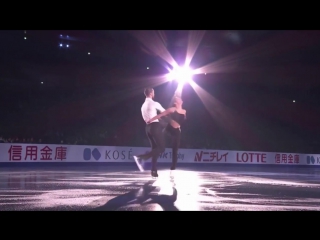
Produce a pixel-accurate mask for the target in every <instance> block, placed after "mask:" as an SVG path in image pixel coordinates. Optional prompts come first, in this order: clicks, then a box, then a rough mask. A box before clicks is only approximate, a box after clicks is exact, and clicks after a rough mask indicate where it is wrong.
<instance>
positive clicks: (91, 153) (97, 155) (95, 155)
mask: <svg viewBox="0 0 320 240" xmlns="http://www.w3.org/2000/svg"><path fill="white" fill-rule="evenodd" d="M91 157H93V158H94V159H95V160H97V161H98V160H99V159H100V158H101V153H100V152H99V150H98V149H97V148H94V149H93V150H92V151H91V149H90V148H85V149H84V150H83V159H84V160H86V161H89V160H91Z"/></svg>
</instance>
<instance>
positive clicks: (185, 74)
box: [168, 66, 193, 84]
mask: <svg viewBox="0 0 320 240" xmlns="http://www.w3.org/2000/svg"><path fill="white" fill-rule="evenodd" d="M192 75H193V70H192V69H190V68H189V67H186V66H184V67H179V68H175V69H173V70H172V71H170V73H169V74H168V80H169V81H172V80H176V81H177V82H179V83H180V84H183V83H186V82H189V81H191V80H192Z"/></svg>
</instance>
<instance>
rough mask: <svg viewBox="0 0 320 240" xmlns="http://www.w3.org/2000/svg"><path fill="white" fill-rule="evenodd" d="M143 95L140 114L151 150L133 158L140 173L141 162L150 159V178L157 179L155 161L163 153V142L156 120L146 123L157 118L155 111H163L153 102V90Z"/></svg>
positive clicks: (146, 91)
mask: <svg viewBox="0 0 320 240" xmlns="http://www.w3.org/2000/svg"><path fill="white" fill-rule="evenodd" d="M144 95H145V96H146V100H145V102H144V103H143V104H142V107H141V113H142V118H143V120H144V121H145V122H146V134H147V137H148V139H149V141H150V144H151V148H152V150H151V151H150V152H148V153H146V154H142V155H138V156H133V158H134V160H135V162H136V164H137V166H138V168H139V169H140V171H144V169H143V166H142V161H147V160H148V159H150V158H152V169H151V176H152V177H158V173H157V160H158V157H159V155H160V154H161V153H163V152H164V151H165V141H164V136H163V133H162V127H161V125H160V122H159V120H158V119H156V120H154V121H152V122H151V123H148V121H149V120H150V119H151V118H153V117H155V116H157V114H158V113H157V111H159V112H164V111H165V109H164V108H163V107H162V106H161V104H160V103H158V102H155V101H153V99H154V90H153V88H146V89H145V90H144Z"/></svg>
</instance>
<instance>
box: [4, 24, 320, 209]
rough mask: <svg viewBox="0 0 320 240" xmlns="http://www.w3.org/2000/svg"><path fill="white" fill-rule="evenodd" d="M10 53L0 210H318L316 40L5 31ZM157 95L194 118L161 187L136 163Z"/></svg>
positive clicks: (262, 34) (309, 36)
mask: <svg viewBox="0 0 320 240" xmlns="http://www.w3.org/2000/svg"><path fill="white" fill-rule="evenodd" d="M0 49H1V54H0V60H1V64H0V99H1V102H2V104H1V112H2V113H4V114H1V117H0V211H35V210H36V211H53V210H54V211H129V210H130V211H132V210H133V211H190V210H192V211H230V210H232V211H275V210H278V211H279V210H281V211H284V210H285V211H298V210H299V211H301V210H303V211H305V210H312V211H318V210H320V177H319V174H320V168H319V166H320V154H319V153H320V142H319V136H320V135H319V134H320V128H319V122H320V107H319V106H320V105H319V100H320V97H319V92H320V82H319V74H320V31H293V30H290V31H282V30H281V31H280V30H277V31H271V30H268V31H267V30H246V31H244V30H241V31H240V30H207V31H200V30H199V31H186V30H183V31H182V30H179V31H178V30H175V31H173V30H170V31H169V30H168V31H151V30H150V31H124V30H90V31H89V30H82V31H80V30H76V31H75V30H74V31H71V30H70V31H66V30H61V31H60V30H48V31H46V30H41V31H40V30H19V31H18V30H11V31H9V30H1V31H0ZM148 87H151V88H153V89H154V93H155V97H154V101H157V102H159V103H160V104H161V105H162V106H163V108H165V109H167V108H169V107H170V106H171V104H172V101H173V100H174V96H176V95H177V94H178V95H179V96H181V99H182V101H183V105H182V107H183V109H185V110H186V121H185V123H184V124H182V125H181V140H180V145H179V149H178V164H177V168H176V170H174V171H171V170H170V166H171V161H172V155H173V153H172V143H171V140H172V139H170V137H169V136H168V135H166V134H165V133H164V135H165V136H164V137H165V147H166V149H165V151H164V152H163V153H161V154H160V156H159V158H158V165H157V166H158V174H159V176H158V178H152V177H151V174H150V172H151V159H149V161H147V162H145V163H144V165H143V167H144V171H140V170H139V168H138V166H137V164H136V162H135V160H134V156H136V155H137V154H142V153H145V152H148V151H150V150H151V145H150V143H149V140H148V138H147V135H146V132H145V126H146V123H145V121H144V120H143V118H142V112H141V106H142V104H143V103H144V102H145V95H144V89H145V88H148ZM169 121H170V120H168V118H166V117H163V118H161V119H160V125H161V127H162V128H165V127H166V126H167V124H169Z"/></svg>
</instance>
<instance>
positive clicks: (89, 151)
mask: <svg viewBox="0 0 320 240" xmlns="http://www.w3.org/2000/svg"><path fill="white" fill-rule="evenodd" d="M148 151H150V148H148V147H118V146H83V145H53V144H18V143H1V144H0V162H133V155H136V154H142V153H145V152H148ZM171 154H172V153H171V149H170V148H167V149H166V151H165V152H164V153H162V154H161V155H160V157H159V160H158V162H171ZM178 162H185V163H198V164H201V163H212V164H214V163H215V164H228V163H229V164H230V163H232V164H262V165H263V164H281V165H320V155H315V154H297V153H275V152H245V151H229V150H209V149H179V152H178Z"/></svg>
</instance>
